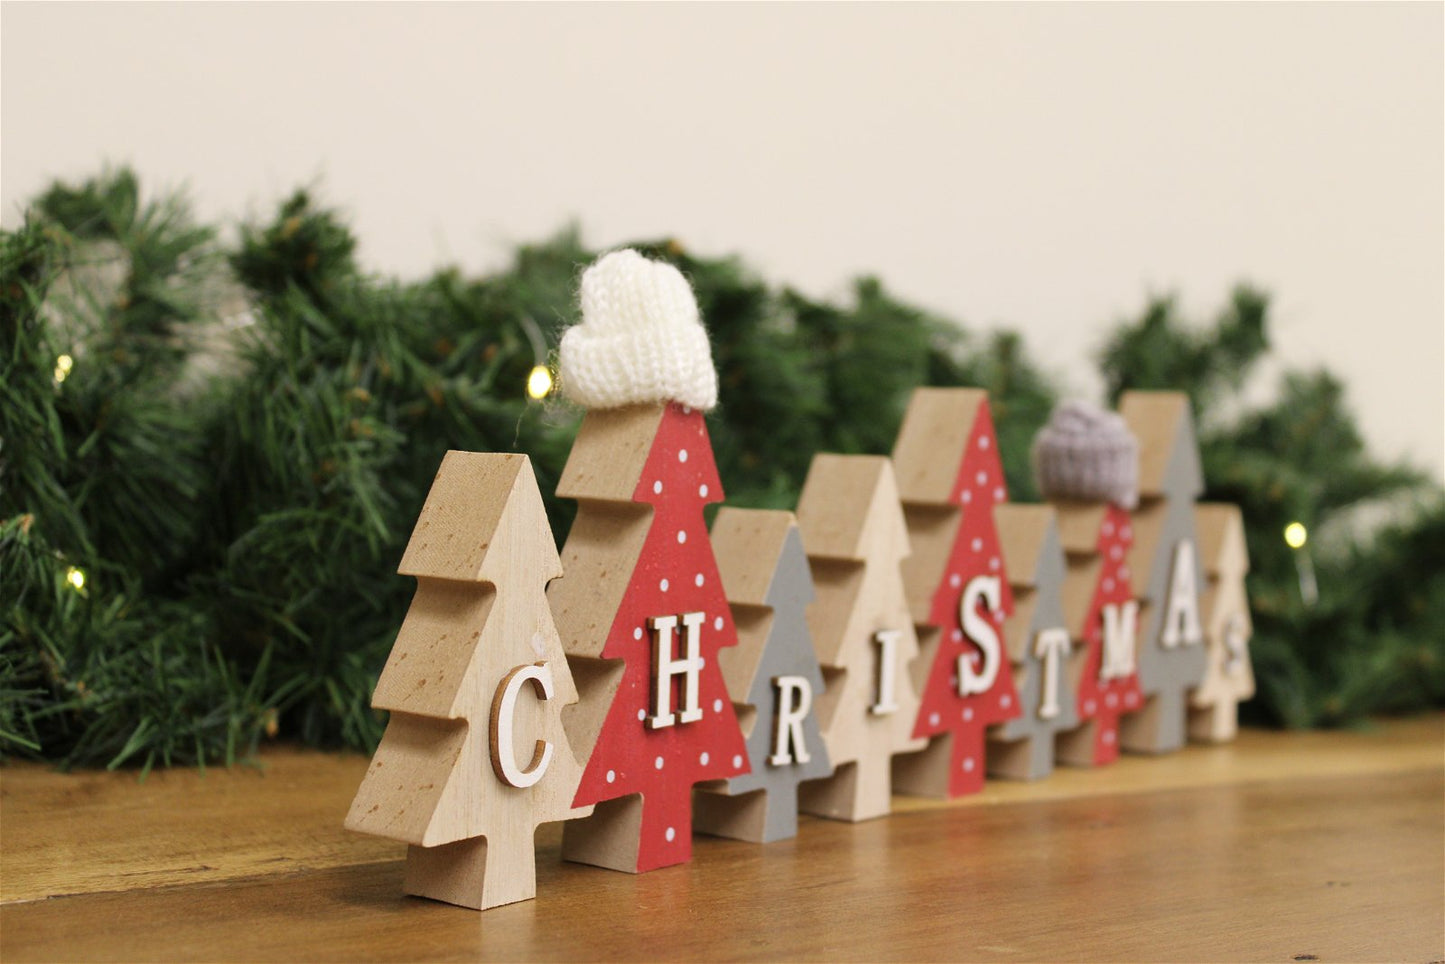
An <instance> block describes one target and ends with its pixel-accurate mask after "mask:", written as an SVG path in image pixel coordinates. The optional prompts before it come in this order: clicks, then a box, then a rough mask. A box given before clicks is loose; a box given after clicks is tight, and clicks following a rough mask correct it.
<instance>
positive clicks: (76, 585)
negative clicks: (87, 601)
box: [65, 566, 85, 592]
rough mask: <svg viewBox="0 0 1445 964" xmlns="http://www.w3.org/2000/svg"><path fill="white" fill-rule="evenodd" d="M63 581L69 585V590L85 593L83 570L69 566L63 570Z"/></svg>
mask: <svg viewBox="0 0 1445 964" xmlns="http://www.w3.org/2000/svg"><path fill="white" fill-rule="evenodd" d="M65 581H66V582H68V583H70V588H71V589H74V590H75V591H76V592H84V591H85V570H84V569H80V568H78V567H76V566H71V567H70V568H68V569H66V570H65Z"/></svg>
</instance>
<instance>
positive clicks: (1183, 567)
mask: <svg viewBox="0 0 1445 964" xmlns="http://www.w3.org/2000/svg"><path fill="white" fill-rule="evenodd" d="M1203 641H1204V630H1203V629H1201V628H1200V626H1199V593H1198V586H1197V585H1196V584H1195V581H1194V543H1193V542H1191V541H1190V540H1188V539H1181V540H1179V542H1178V543H1177V544H1176V545H1175V546H1174V565H1173V567H1172V568H1171V570H1170V573H1169V608H1168V609H1166V610H1165V611H1164V633H1163V635H1161V636H1160V637H1159V645H1161V646H1165V647H1168V648H1169V649H1173V648H1174V647H1176V646H1178V645H1179V644H1180V643H1183V644H1184V645H1185V646H1190V645H1193V644H1195V643H1202V642H1203Z"/></svg>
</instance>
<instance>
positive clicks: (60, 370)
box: [55, 355, 75, 385]
mask: <svg viewBox="0 0 1445 964" xmlns="http://www.w3.org/2000/svg"><path fill="white" fill-rule="evenodd" d="M74 367H75V359H74V358H71V357H70V356H69V355H61V356H60V357H59V358H57V359H55V384H57V385H59V384H60V383H61V382H63V381H65V380H66V379H67V378H69V377H70V370H71V369H72V368H74Z"/></svg>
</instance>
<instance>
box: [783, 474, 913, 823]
mask: <svg viewBox="0 0 1445 964" xmlns="http://www.w3.org/2000/svg"><path fill="white" fill-rule="evenodd" d="M798 526H799V528H800V529H801V530H802V533H803V548H804V549H805V550H806V551H807V553H808V560H809V562H810V563H811V564H812V567H813V587H814V592H815V594H816V599H815V600H814V602H813V604H812V606H810V607H808V628H809V630H810V631H811V632H812V635H813V646H814V648H815V649H816V651H817V654H818V662H819V663H820V664H821V666H822V669H823V680H824V683H825V689H824V692H823V694H822V698H821V699H819V700H817V701H816V703H815V708H816V711H817V714H818V723H819V725H820V726H821V727H822V730H823V742H824V743H825V744H826V745H827V748H828V758H829V759H830V760H831V761H832V763H833V765H834V767H836V770H835V772H834V775H833V776H831V777H828V778H826V779H822V780H815V781H812V782H809V783H805V784H803V785H802V787H801V788H800V790H799V805H800V809H802V810H803V812H805V813H812V814H816V815H818V816H821V817H832V818H833V819H836V820H867V819H870V818H872V817H881V816H883V815H885V814H887V813H888V811H889V808H890V806H891V803H892V801H891V782H892V781H891V761H892V757H893V754H895V753H899V752H904V751H907V750H917V749H922V748H923V746H924V741H923V740H922V739H918V738H915V737H913V736H912V732H913V721H914V719H916V717H917V713H918V697H917V695H916V692H915V690H914V688H913V677H912V672H911V664H912V662H913V660H915V659H916V658H917V656H918V637H917V636H916V635H914V632H913V620H912V617H911V616H910V614H909V612H908V598H907V596H906V595H905V593H904V590H903V574H902V570H901V568H900V563H901V562H902V560H903V559H904V558H906V557H907V555H908V527H907V525H906V523H905V522H904V521H903V511H902V508H901V506H900V505H899V502H898V487H897V483H896V482H895V481H894V478H893V466H892V465H891V464H890V462H889V461H888V459H885V458H880V457H877V456H868V455H815V456H814V457H813V463H812V465H811V466H809V468H808V478H807V481H806V482H805V483H804V484H803V493H802V496H801V497H800V500H799V502H798Z"/></svg>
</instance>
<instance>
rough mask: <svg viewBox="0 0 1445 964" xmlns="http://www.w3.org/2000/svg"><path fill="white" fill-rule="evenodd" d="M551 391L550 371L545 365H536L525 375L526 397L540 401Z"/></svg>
mask: <svg viewBox="0 0 1445 964" xmlns="http://www.w3.org/2000/svg"><path fill="white" fill-rule="evenodd" d="M551 391H552V373H551V372H550V371H548V369H547V366H546V365H537V366H536V367H534V368H533V369H532V372H531V374H529V375H528V376H527V397H528V398H530V399H532V400H534V401H540V400H542V399H544V398H546V397H547V395H548V394H549V393H550V392H551Z"/></svg>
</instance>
